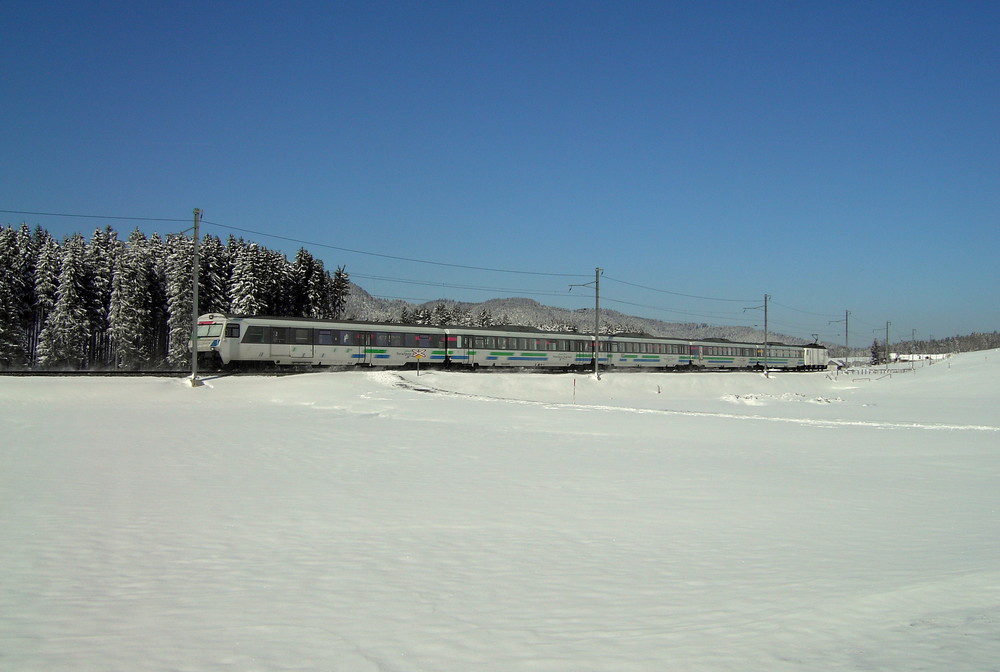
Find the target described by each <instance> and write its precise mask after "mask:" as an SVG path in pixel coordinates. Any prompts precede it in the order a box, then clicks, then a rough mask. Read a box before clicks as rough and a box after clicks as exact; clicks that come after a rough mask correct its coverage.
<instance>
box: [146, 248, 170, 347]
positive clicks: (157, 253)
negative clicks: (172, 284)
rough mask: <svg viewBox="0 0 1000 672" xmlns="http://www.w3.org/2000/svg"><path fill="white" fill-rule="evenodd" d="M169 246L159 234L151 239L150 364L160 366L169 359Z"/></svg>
mask: <svg viewBox="0 0 1000 672" xmlns="http://www.w3.org/2000/svg"><path fill="white" fill-rule="evenodd" d="M168 255H169V252H168V250H167V244H166V243H165V242H164V240H163V238H162V237H161V236H160V234H158V233H155V232H154V233H153V234H152V235H151V236H150V237H149V257H150V260H151V262H152V263H151V264H150V277H149V287H150V292H151V296H152V309H153V312H152V322H151V323H150V325H149V326H150V339H151V342H152V344H153V349H152V353H151V356H150V364H151V365H153V366H158V365H160V364H162V363H163V362H165V361H166V359H167V341H168V338H167V332H168V327H167V318H168V317H169V315H170V311H169V309H168V308H167V279H166V278H167V256H168Z"/></svg>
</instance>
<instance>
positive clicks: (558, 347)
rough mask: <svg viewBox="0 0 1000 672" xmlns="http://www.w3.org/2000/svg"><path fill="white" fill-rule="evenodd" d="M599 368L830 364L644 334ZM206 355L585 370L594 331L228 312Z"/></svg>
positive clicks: (207, 323)
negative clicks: (461, 325)
mask: <svg viewBox="0 0 1000 672" xmlns="http://www.w3.org/2000/svg"><path fill="white" fill-rule="evenodd" d="M599 341H600V342H599V346H598V348H596V350H597V356H598V362H597V363H598V365H599V366H600V367H601V368H622V369H648V370H738V369H742V370H754V369H765V368H766V369H771V370H775V369H776V370H786V371H815V370H821V369H826V368H827V363H828V360H829V357H828V353H827V349H826V348H825V347H824V346H822V345H818V344H812V345H786V344H783V343H774V342H771V343H768V344H767V345H766V346H765V345H764V344H761V343H738V342H733V341H727V340H725V339H705V340H688V339H680V338H659V337H653V336H646V335H641V334H616V335H613V336H611V335H609V336H604V335H602V336H601V337H600V339H599ZM197 347H198V355H199V361H202V362H204V364H205V365H207V366H214V367H222V368H236V369H242V368H258V367H261V368H272V367H275V366H278V367H282V366H319V367H346V366H378V367H405V366H417V365H421V366H422V365H426V364H430V365H434V366H439V367H466V368H471V369H486V368H491V369H492V368H495V369H503V368H507V369H514V368H533V369H534V368H537V369H553V370H573V369H587V368H593V366H594V355H595V348H594V337H593V335H592V334H590V335H588V334H580V333H558V332H547V331H539V330H538V329H533V328H528V327H509V326H504V327H460V326H443V327H439V326H431V325H412V324H389V323H382V322H355V321H331V320H316V319H309V318H294V317H263V316H252V317H251V316H239V315H226V314H221V313H210V314H207V315H202V316H201V317H200V318H199V319H198V345H197Z"/></svg>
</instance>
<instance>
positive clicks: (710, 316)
mask: <svg viewBox="0 0 1000 672" xmlns="http://www.w3.org/2000/svg"><path fill="white" fill-rule="evenodd" d="M0 212H2V213H8V214H20V215H36V216H46V217H68V218H82V219H104V220H115V221H138V222H171V223H175V222H177V223H186V222H188V221H190V220H189V219H187V218H184V219H180V218H172V217H131V216H119V215H92V214H80V213H60V212H41V211H30V210H7V209H0ZM200 221H201V223H202V224H208V225H211V226H217V227H219V228H222V229H227V230H231V231H239V232H242V233H248V234H252V235H255V236H263V237H266V238H273V239H276V240H283V241H287V242H292V243H296V244H299V245H307V246H310V247H319V248H324V249H330V250H337V251H339V252H347V253H351V254H359V255H364V256H370V257H377V258H382V259H391V260H394V261H405V262H408V263H417V264H426V265H432V266H439V267H445V268H457V269H463V270H471V271H484V272H490V273H507V274H514V275H528V276H538V277H555V278H572V279H579V278H586V277H589V275H584V274H577V273H552V272H545V271H525V270H515V269H504V268H493V267H487V266H476V265H471V264H456V263H450V262H442V261H433V260H429V259H419V258H414V257H404V256H400V255H392V254H385V253H380V252H371V251H368V250H360V249H354V248H349V247H344V246H339V245H331V244H328V243H320V242H317V241H310V240H304V239H300V238H294V237H291V236H282V235H279V234H274V233H267V232H263V231H257V230H254V229H248V228H245V227H237V226H232V225H229V224H222V223H220V222H214V221H211V220H206V219H202V220H200ZM352 275H353V276H354V277H357V278H365V279H372V280H379V281H382V282H399V283H403V284H412V285H421V286H432V287H442V288H448V289H466V290H470V291H498V292H505V293H506V292H516V293H519V294H526V295H532V296H563V294H562V293H561V292H554V291H543V290H526V289H520V288H518V289H513V288H497V287H482V286H474V285H463V284H458V283H443V282H431V281H421V280H410V279H405V278H390V277H383V276H368V275H364V274H357V273H353V274H352ZM602 277H603V278H604V279H605V280H607V281H610V282H614V283H619V284H622V285H626V286H629V287H634V288H637V289H643V290H647V291H652V292H656V293H659V294H666V295H669V296H677V297H682V298H689V299H696V300H701V301H720V302H728V303H749V302H753V301H755V300H756V299H737V298H726V297H713V296H704V295H699V294H688V293H684V292H675V291H671V290H666V289H661V288H658V287H651V286H648V285H642V284H639V283H634V282H629V281H627V280H622V279H619V278H614V277H611V276H607V275H602ZM386 298H392V297H386ZM602 298H604V300H605V301H606V302H609V303H616V304H619V305H625V306H632V307H636V308H645V309H648V310H655V311H658V312H663V313H668V314H673V315H685V316H689V317H700V318H702V319H713V320H718V319H725V320H731V321H733V322H753V321H754V320H753V319H749V318H746V317H741V316H739V315H735V314H731V313H704V312H694V311H687V310H677V309H671V308H665V307H662V306H654V305H649V304H642V303H636V302H631V301H624V300H620V299H614V298H611V297H602ZM402 300H416V299H402ZM432 300H433V299H432ZM775 305H778V306H780V307H782V308H786V309H788V310H792V311H795V312H800V313H803V314H807V315H814V316H817V317H825V318H829V317H831V315H829V314H826V313H815V312H812V311H806V310H802V309H799V308H795V307H792V306H787V305H784V304H780V303H775ZM857 321H859V322H861V323H863V324H868V323H866V322H864V321H863V320H857ZM775 324H779V325H780V324H784V323H775ZM792 326H795V327H796V328H802V325H792ZM868 326H873V325H870V324H868ZM875 328H878V327H875Z"/></svg>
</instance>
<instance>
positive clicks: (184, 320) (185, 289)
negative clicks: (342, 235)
mask: <svg viewBox="0 0 1000 672" xmlns="http://www.w3.org/2000/svg"><path fill="white" fill-rule="evenodd" d="M193 258H194V243H193V241H192V239H191V238H189V237H187V236H184V235H181V234H171V235H168V236H167V237H166V238H163V237H161V236H160V235H158V234H153V235H152V236H150V237H147V236H146V235H144V234H143V233H142V232H140V231H139V230H138V229H136V230H135V231H133V232H132V234H131V235H130V236H129V237H128V240H125V241H122V240H119V239H118V234H117V233H116V232H115V231H114V230H112V229H111V227H107V228H105V229H97V230H95V231H94V233H93V235H92V236H91V238H90V240H89V241H86V240H85V239H84V237H83V236H82V235H79V234H77V235H74V236H72V237H70V238H68V239H66V240H64V241H63V242H62V243H61V244H60V243H58V242H56V241H55V240H54V239H53V238H52V236H51V235H49V233H48V232H47V231H45V230H44V229H42V228H40V227H39V228H36V229H35V230H34V231H33V232H32V231H31V230H29V228H28V227H27V225H21V227H20V228H19V229H14V228H12V227H10V226H7V227H4V228H3V229H0V368H8V369H10V368H30V367H39V368H47V369H82V368H116V369H140V368H147V367H154V368H155V367H163V366H177V365H180V364H183V363H185V362H188V361H190V355H189V352H188V347H187V346H188V341H189V339H190V336H191V301H192V296H191V271H192V266H193ZM199 258H200V264H199V276H200V277H199V285H198V306H199V313H207V312H232V313H243V314H270V315H283V316H302V317H320V318H330V317H340V316H341V315H342V314H343V311H344V306H345V301H346V298H347V295H348V293H349V290H350V283H349V279H348V276H347V273H346V272H345V271H344V269H343V268H338V269H337V270H336V271H335V272H334V273H332V274H331V273H330V272H328V271H327V270H326V269H325V268H324V267H323V262H322V261H320V260H318V259H316V258H314V257H313V256H312V255H311V254H310V253H309V252H307V251H306V250H305V249H300V250H299V252H298V254H296V256H295V259H294V260H293V261H291V262H289V261H288V259H287V258H286V257H285V256H284V255H283V254H281V253H279V252H274V251H271V250H268V249H267V248H265V247H262V246H260V245H258V244H256V243H247V242H245V241H244V240H243V239H242V238H241V239H236V238H234V237H232V236H230V237H229V239H228V241H227V242H226V243H225V244H223V243H222V242H221V241H220V240H219V238H217V237H214V236H205V237H204V238H203V239H202V240H201V241H200V244H199Z"/></svg>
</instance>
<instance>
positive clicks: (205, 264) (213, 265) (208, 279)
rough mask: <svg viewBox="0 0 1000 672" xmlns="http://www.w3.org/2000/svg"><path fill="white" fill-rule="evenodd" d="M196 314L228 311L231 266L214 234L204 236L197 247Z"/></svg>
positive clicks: (224, 250)
mask: <svg viewBox="0 0 1000 672" xmlns="http://www.w3.org/2000/svg"><path fill="white" fill-rule="evenodd" d="M198 256H199V257H200V261H201V263H200V264H199V271H198V279H199V282H198V314H199V315H204V314H205V313H228V312H229V292H228V291H227V286H228V284H229V276H230V275H232V266H231V264H230V263H229V260H228V257H227V255H226V249H225V248H224V247H223V246H222V242H221V241H220V240H219V239H218V238H217V237H216V236H205V237H204V238H203V239H202V241H201V245H200V246H199V248H198Z"/></svg>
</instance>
